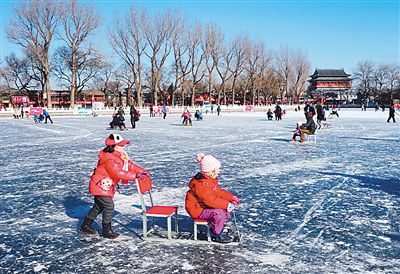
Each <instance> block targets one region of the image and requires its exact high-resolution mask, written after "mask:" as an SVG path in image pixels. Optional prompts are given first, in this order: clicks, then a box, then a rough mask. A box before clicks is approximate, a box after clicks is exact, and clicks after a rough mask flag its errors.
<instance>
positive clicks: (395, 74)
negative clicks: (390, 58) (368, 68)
mask: <svg viewBox="0 0 400 274" xmlns="http://www.w3.org/2000/svg"><path fill="white" fill-rule="evenodd" d="M385 75H386V79H387V82H388V87H389V90H390V98H391V99H393V92H394V89H395V87H396V85H397V86H399V84H400V66H399V65H398V64H390V65H387V67H386V73H385Z"/></svg>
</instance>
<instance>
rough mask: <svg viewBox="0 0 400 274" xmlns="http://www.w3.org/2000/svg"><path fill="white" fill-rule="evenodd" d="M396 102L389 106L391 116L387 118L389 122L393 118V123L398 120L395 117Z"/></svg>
mask: <svg viewBox="0 0 400 274" xmlns="http://www.w3.org/2000/svg"><path fill="white" fill-rule="evenodd" d="M394 113H395V110H394V104H393V103H392V104H391V105H390V107H389V118H388V119H387V122H388V123H390V119H393V123H396V120H395V119H394Z"/></svg>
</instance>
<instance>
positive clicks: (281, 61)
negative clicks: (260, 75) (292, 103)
mask: <svg viewBox="0 0 400 274" xmlns="http://www.w3.org/2000/svg"><path fill="white" fill-rule="evenodd" d="M276 57H277V72H278V73H279V74H280V76H281V77H282V80H283V84H284V90H282V92H284V94H285V96H286V97H288V96H289V80H290V77H291V75H292V73H293V71H292V62H293V54H292V52H291V50H290V49H289V48H288V47H287V46H283V47H281V48H280V49H279V51H278V52H277V56H276ZM282 95H283V94H282ZM282 95H281V97H283V96H282Z"/></svg>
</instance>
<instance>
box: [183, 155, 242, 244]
mask: <svg viewBox="0 0 400 274" xmlns="http://www.w3.org/2000/svg"><path fill="white" fill-rule="evenodd" d="M196 159H197V161H198V162H199V163H200V172H199V173H197V174H196V175H195V176H194V177H193V178H192V180H191V181H190V183H189V188H190V189H189V191H188V192H187V194H186V202H185V207H186V211H187V212H188V213H189V215H190V216H191V217H192V218H194V219H201V220H208V221H209V223H210V225H211V232H212V233H213V234H214V235H213V240H214V241H216V242H220V243H229V242H231V241H232V239H231V238H230V237H229V236H227V235H225V234H223V229H224V225H225V223H226V222H227V221H228V220H229V218H230V212H232V210H234V209H235V207H236V206H237V205H238V204H239V203H240V199H239V198H238V197H236V196H234V195H233V194H232V193H230V192H229V191H226V190H223V189H221V188H220V187H219V185H218V179H217V177H218V176H219V174H220V168H221V163H220V162H219V161H218V160H217V159H215V158H214V157H213V156H211V155H204V154H203V153H199V154H197V155H196Z"/></svg>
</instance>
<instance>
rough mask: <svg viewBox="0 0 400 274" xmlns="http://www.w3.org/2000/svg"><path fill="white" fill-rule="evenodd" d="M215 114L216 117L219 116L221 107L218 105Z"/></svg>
mask: <svg viewBox="0 0 400 274" xmlns="http://www.w3.org/2000/svg"><path fill="white" fill-rule="evenodd" d="M217 113H218V116H219V115H220V114H221V105H218V107H217Z"/></svg>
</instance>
